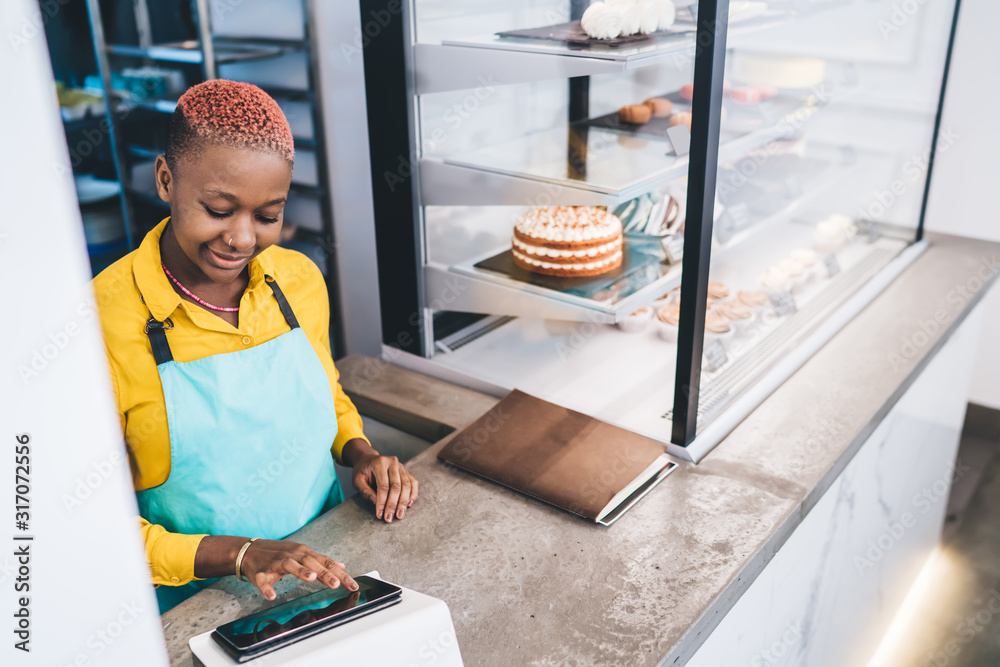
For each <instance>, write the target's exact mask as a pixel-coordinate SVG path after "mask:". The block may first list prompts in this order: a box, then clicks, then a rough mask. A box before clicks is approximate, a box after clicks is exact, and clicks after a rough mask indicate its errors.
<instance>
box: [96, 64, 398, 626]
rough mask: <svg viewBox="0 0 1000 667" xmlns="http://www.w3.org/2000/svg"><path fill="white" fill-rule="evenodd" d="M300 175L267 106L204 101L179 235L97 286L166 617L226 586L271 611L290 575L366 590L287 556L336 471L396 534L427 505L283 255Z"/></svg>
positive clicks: (171, 222)
mask: <svg viewBox="0 0 1000 667" xmlns="http://www.w3.org/2000/svg"><path fill="white" fill-rule="evenodd" d="M293 160H294V150H293V143H292V135H291V130H290V129H289V127H288V123H287V121H286V120H285V117H284V115H283V114H282V112H281V109H280V108H279V107H278V105H277V104H276V103H275V102H274V100H273V99H271V98H270V97H269V96H268V95H267V94H266V93H265V92H264V91H262V90H261V89H260V88H257V87H256V86H252V85H250V84H245V83H237V82H233V81H222V80H212V81H207V82H205V83H203V84H199V85H198V86H195V87H194V88H192V89H191V90H189V91H188V92H187V93H185V94H184V95H183V96H182V97H181V98H180V100H179V101H178V104H177V110H176V111H175V112H174V117H173V118H172V119H171V124H170V136H169V139H168V146H167V151H166V154H165V155H160V156H159V157H158V158H157V160H156V187H157V191H158V193H159V196H160V198H161V199H163V201H165V202H167V203H168V204H169V205H170V217H169V218H167V219H165V220H163V221H162V222H161V223H160V224H159V225H157V226H156V227H155V228H154V229H153V230H152V231H151V232H150V233H149V234H148V235H147V236H146V238H145V239H143V242H142V244H141V245H140V247H139V248H138V249H137V250H136V251H135V252H133V253H131V254H130V255H128V256H126V257H124V258H122V259H121V260H119V261H118V262H116V263H115V264H113V265H112V266H110V267H109V268H108V269H107V270H105V271H103V272H102V273H101V274H100V275H99V276H97V278H95V279H94V288H95V291H96V292H97V294H98V297H99V302H100V303H101V323H102V326H103V329H104V338H105V342H106V344H107V351H108V358H109V361H110V366H111V375H112V380H113V384H114V387H115V392H116V397H117V401H118V410H119V416H120V418H121V423H122V428H123V431H124V434H125V442H126V445H127V448H128V453H129V462H130V464H131V469H132V475H133V481H134V485H135V489H136V495H137V498H138V503H139V513H140V515H141V519H142V520H141V524H142V529H143V534H144V537H145V541H146V554H147V557H148V558H149V562H150V567H151V570H152V576H153V583H154V584H156V585H157V586H158V588H157V598H158V599H159V602H160V609H161V612H162V611H165V610H166V609H169V608H170V607H172V606H173V605H175V604H177V603H178V602H180V601H181V600H183V599H185V598H186V597H188V596H190V595H192V594H193V593H195V592H196V591H197V590H199V589H200V588H203V587H204V586H206V585H207V584H208V583H211V582H212V581H214V579H215V578H217V577H220V576H223V575H227V574H236V575H237V576H238V577H239V578H241V579H244V580H248V581H252V582H253V583H254V584H255V585H256V586H257V587H258V588H259V589H260V591H261V592H262V593H263V594H264V596H265V597H267V598H268V599H274V597H275V592H274V588H273V586H274V584H275V583H277V581H278V580H279V579H281V578H282V577H283V576H285V575H287V574H291V575H294V576H296V577H298V578H300V579H302V580H304V581H317V580H318V581H321V582H323V583H325V584H326V585H327V586H329V587H331V588H336V587H338V586H341V585H344V586H347V587H348V588H349V589H351V590H357V584H356V583H355V582H354V580H353V579H352V578H351V577H350V576H349V575H348V574H347V571H346V566H345V565H344V564H343V563H341V562H338V561H336V560H333V559H332V558H330V557H329V556H327V555H324V554H320V553H317V552H315V551H314V550H312V549H311V548H309V547H308V546H306V545H304V544H299V543H296V542H292V541H290V540H286V539H284V538H285V537H286V536H288V535H289V534H291V533H293V532H294V531H296V530H298V529H299V528H301V527H302V526H303V525H305V524H306V523H308V522H309V521H311V520H312V519H314V518H315V517H316V516H318V515H319V514H320V513H321V512H323V511H325V510H326V509H329V508H330V507H332V506H333V505H335V504H337V503H338V502H341V501H342V500H343V493H342V491H341V488H340V484H339V482H338V481H337V477H336V474H335V471H334V460H337V461H339V462H341V463H343V464H344V465H348V466H352V467H353V469H354V470H353V476H352V481H353V483H354V486H355V487H357V489H358V491H359V493H360V495H361V496H362V497H364V498H365V499H366V500H368V501H369V502H371V503H373V504H374V505H375V514H376V516H377V517H378V518H380V519H382V520H384V521H385V522H387V523H389V522H391V521H392V520H393V519H402V518H403V517H404V516H405V514H406V510H407V508H408V507H410V506H412V505H413V502H414V501H415V500H416V498H417V489H418V484H417V481H416V480H415V479H414V478H413V477H412V476H411V475H410V474H409V473H408V472H407V471H406V469H405V468H404V467H403V466H402V465H401V464H400V463H399V461H398V460H397V459H396V458H395V457H391V456H381V455H380V454H379V453H378V452H377V451H376V450H375V449H373V448H372V446H371V444H370V443H369V442H368V439H367V438H365V436H364V433H363V431H362V424H361V418H360V416H359V415H358V412H357V410H356V409H355V408H354V405H353V404H352V403H351V401H350V399H349V398H347V396H346V395H345V394H344V392H343V389H342V388H341V386H340V384H339V381H338V379H339V376H338V373H337V369H336V368H335V367H334V364H333V360H332V358H331V355H330V340H329V326H330V322H329V317H330V315H329V301H328V297H327V293H326V285H325V283H324V281H323V278H322V275H321V274H320V272H319V269H318V268H317V267H316V266H315V265H314V264H313V263H312V262H311V261H310V260H308V259H307V258H306V257H304V256H303V255H301V254H299V253H297V252H294V251H292V250H288V249H284V248H280V247H276V246H275V245H274V244H275V242H276V241H277V239H278V235H279V233H280V231H281V225H282V215H283V210H284V206H285V202H286V200H287V197H288V189H289V186H290V184H291V178H292V164H293ZM279 285H280V287H279ZM279 464H280V465H279ZM260 471H268V473H267V474H266V475H261V474H259V473H260ZM272 471H277V472H273V474H272ZM251 535H253V536H255V537H254V538H252V539H251V538H250V537H249V536H251ZM260 538H264V539H260Z"/></svg>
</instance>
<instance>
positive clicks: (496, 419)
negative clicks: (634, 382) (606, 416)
mask: <svg viewBox="0 0 1000 667" xmlns="http://www.w3.org/2000/svg"><path fill="white" fill-rule="evenodd" d="M438 458H439V459H441V460H443V461H446V462H448V463H450V464H452V465H454V466H457V467H459V468H462V469H463V470H467V471H468V472H471V473H475V474H476V475H479V476H480V477H485V478H486V479H488V480H490V481H493V482H496V483H497V484H502V485H504V486H507V487H509V488H511V489H514V490H515V491H520V492H521V493H524V494H527V495H529V496H532V497H534V498H537V499H539V500H543V501H545V502H547V503H550V504H552V505H555V506H556V507H560V508H562V509H564V510H567V511H569V512H572V513H574V514H578V515H580V516H582V517H585V518H587V519H590V520H591V521H595V522H597V523H600V524H603V525H611V523H613V522H614V521H615V520H617V519H618V517H620V516H621V515H622V514H624V513H625V512H626V511H627V510H628V509H629V508H630V507H632V505H634V504H635V503H636V502H638V501H639V499H640V498H642V497H643V496H644V495H646V493H648V492H649V491H650V490H651V489H652V488H653V487H654V486H656V485H657V484H658V483H659V482H660V481H662V480H663V478H664V477H666V476H667V475H668V474H669V473H670V472H671V471H673V469H674V468H676V467H677V464H676V463H672V462H671V461H670V459H669V458H668V457H667V455H666V451H665V449H664V446H663V445H662V444H661V443H659V442H656V441H655V440H651V439H649V438H646V437H644V436H641V435H638V434H636V433H632V432H631V431H627V430H625V429H622V428H618V427H617V426H612V425H611V424H608V423H605V422H602V421H600V420H598V419H594V418H593V417H588V416H587V415H585V414H582V413H580V412H576V411H574V410H569V409H567V408H564V407H560V406H558V405H555V404H553V403H549V402H548V401H543V400H542V399H540V398H536V397H534V396H530V395H528V394H525V393H523V392H521V391H518V390H516V389H515V390H514V391H512V392H511V393H509V394H508V395H507V396H506V397H505V398H504V399H503V400H502V401H500V402H499V403H497V404H496V406H494V408H493V409H492V410H490V411H489V412H487V413H486V414H484V415H483V416H482V417H480V418H479V419H477V420H476V421H474V422H473V423H472V424H470V425H469V426H467V427H466V428H465V429H463V430H462V431H461V432H460V433H458V434H457V435H456V436H455V437H454V438H453V439H452V440H451V441H450V442H449V443H448V444H447V445H445V446H444V448H443V449H442V450H441V451H440V452H439V453H438Z"/></svg>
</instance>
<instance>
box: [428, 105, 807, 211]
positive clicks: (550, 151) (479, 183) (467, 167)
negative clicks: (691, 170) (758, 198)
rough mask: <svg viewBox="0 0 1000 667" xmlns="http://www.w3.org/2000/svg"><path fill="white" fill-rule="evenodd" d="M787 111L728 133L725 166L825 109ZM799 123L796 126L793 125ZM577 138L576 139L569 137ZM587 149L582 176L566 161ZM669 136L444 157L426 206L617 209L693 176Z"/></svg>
mask: <svg viewBox="0 0 1000 667" xmlns="http://www.w3.org/2000/svg"><path fill="white" fill-rule="evenodd" d="M778 104H781V105H783V106H784V107H785V109H784V113H779V114H776V120H775V121H772V122H771V123H770V124H767V125H764V126H763V127H759V128H757V129H752V130H750V131H743V132H737V131H733V130H732V129H727V127H725V126H724V127H723V132H722V138H721V143H720V148H719V159H720V161H726V160H731V159H735V158H737V157H739V156H741V155H743V154H745V153H748V152H749V151H752V150H754V149H755V148H759V147H761V146H765V145H767V144H769V143H771V142H773V141H779V140H781V139H786V138H788V137H790V136H791V135H792V134H794V132H795V131H796V128H797V127H801V124H802V123H804V122H805V121H806V120H807V119H808V118H809V117H810V116H811V115H812V114H814V113H815V112H816V110H817V109H819V108H820V107H819V106H818V105H817V104H815V103H814V102H813V101H807V102H805V103H803V102H802V101H801V100H795V99H791V98H790V99H786V100H783V101H780V102H778ZM791 117H794V119H795V122H794V123H792V122H789V120H790V119H791ZM570 132H573V133H575V134H576V137H575V139H574V141H572V142H571V141H570V140H569V138H568V136H569V133H570ZM571 143H573V144H578V145H584V144H585V145H586V146H587V149H586V155H585V156H581V157H582V158H583V164H584V166H583V168H582V169H580V170H578V173H571V172H573V167H572V166H571V165H570V160H569V159H568V154H569V150H570V148H569V146H570V144H571ZM688 162H689V160H688V156H687V155H681V156H678V155H677V154H676V153H675V152H674V148H673V145H672V144H671V142H670V140H669V139H668V138H666V137H663V138H656V137H653V136H647V135H642V136H639V135H633V134H630V133H623V132H621V131H617V130H612V129H605V128H601V127H593V126H581V125H579V124H577V125H574V126H571V128H569V129H567V128H561V129H555V130H550V131H545V132H537V133H533V134H530V135H527V136H524V137H522V138H520V139H516V140H514V141H509V142H506V143H504V144H502V145H499V146H491V147H489V148H485V149H480V150H477V151H472V152H469V153H465V154H459V155H455V156H452V157H445V158H431V157H428V158H422V159H421V160H420V172H421V181H420V186H421V197H422V201H423V203H424V204H425V205H436V206H466V205H482V206H489V205H501V206H502V205H538V204H539V203H541V202H544V203H545V205H564V206H611V207H614V206H616V205H617V204H618V203H620V202H622V201H627V200H629V199H633V198H635V197H638V196H639V195H642V194H645V193H647V192H650V191H652V190H654V189H656V188H658V187H660V186H662V185H665V184H667V183H669V182H671V181H673V180H676V179H678V178H683V177H684V176H686V175H687V171H688Z"/></svg>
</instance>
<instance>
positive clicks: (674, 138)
mask: <svg viewBox="0 0 1000 667" xmlns="http://www.w3.org/2000/svg"><path fill="white" fill-rule="evenodd" d="M667 137H669V138H670V143H671V144H673V146H674V153H676V154H677V156H678V157H680V156H682V155H687V154H688V153H689V152H691V130H689V129H688V128H687V125H684V124H683V123H682V124H681V125H674V126H673V127H668V128H667Z"/></svg>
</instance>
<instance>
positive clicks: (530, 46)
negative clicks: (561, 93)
mask: <svg viewBox="0 0 1000 667" xmlns="http://www.w3.org/2000/svg"><path fill="white" fill-rule="evenodd" d="M796 16H797V14H796V12H794V11H792V10H785V9H769V10H767V11H765V12H764V13H763V14H760V15H753V16H751V15H748V16H747V18H746V19H740V18H739V17H734V18H733V20H732V21H731V23H730V26H729V32H730V34H731V35H741V34H746V33H751V32H755V31H757V30H762V29H765V28H770V27H774V26H777V25H781V24H782V23H786V22H789V21H791V20H793V19H794V18H795V17H796ZM693 27H694V26H693V24H692V30H691V31H690V32H678V33H672V34H671V35H669V36H668V37H661V38H659V39H658V40H656V41H653V42H652V43H643V44H640V45H636V46H621V47H617V48H616V47H610V46H604V45H601V44H596V43H595V44H592V45H590V46H576V45H569V44H565V43H559V42H557V41H548V40H539V39H520V38H511V37H498V36H497V35H483V36H474V37H469V38H459V39H448V40H442V42H441V43H440V44H426V43H417V44H414V45H413V50H414V64H415V85H416V93H417V94H418V95H424V94H428V93H438V92H444V91H448V90H461V89H466V88H476V87H477V86H481V85H484V83H488V84H489V85H492V84H500V85H506V84H515V83H528V82H531V81H545V80H548V79H564V78H569V77H577V76H593V75H597V74H615V73H620V72H628V71H631V70H635V69H639V68H641V67H648V66H650V65H660V64H664V63H668V64H669V63H674V64H677V65H678V66H682V65H683V66H684V67H688V66H690V63H691V62H692V60H693V57H694V56H693V51H694V46H695V33H694V31H693ZM484 72H485V73H488V76H484Z"/></svg>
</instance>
